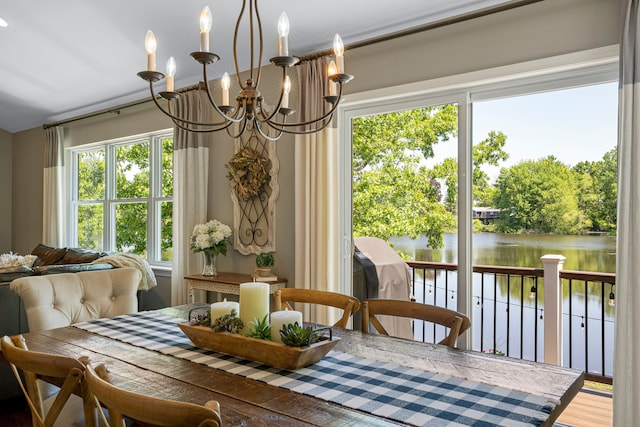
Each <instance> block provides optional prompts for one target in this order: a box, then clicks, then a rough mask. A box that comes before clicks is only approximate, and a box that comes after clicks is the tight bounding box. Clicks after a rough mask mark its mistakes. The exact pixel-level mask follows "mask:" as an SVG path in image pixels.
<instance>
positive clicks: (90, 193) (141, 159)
mask: <svg viewBox="0 0 640 427" xmlns="http://www.w3.org/2000/svg"><path fill="white" fill-rule="evenodd" d="M158 146H159V147H160V148H161V153H159V154H160V162H159V164H160V165H161V167H162V170H161V172H160V177H161V181H162V183H161V188H160V189H157V191H156V193H158V196H159V197H171V196H172V193H173V138H171V137H164V138H162V139H161V140H160V144H158ZM150 147H151V143H150V141H149V140H147V141H141V142H138V141H136V142H135V143H131V144H126V145H118V146H116V147H115V148H114V150H113V152H114V154H115V171H114V172H115V174H114V175H115V183H114V184H115V185H114V188H113V190H112V191H113V193H114V199H113V200H112V203H113V204H114V212H115V234H116V239H115V242H114V243H113V247H110V248H104V249H108V250H115V251H118V252H131V253H135V254H138V255H140V256H142V257H147V255H148V245H149V240H150V239H149V236H148V230H147V224H149V223H150V224H154V223H158V227H159V232H158V240H159V243H160V260H162V261H170V260H171V257H172V252H171V251H172V228H171V227H172V222H171V221H172V209H173V204H172V202H171V200H157V201H154V198H153V194H150V191H151V168H150V161H151V160H150V159H151V153H150V151H151V149H150ZM105 165H106V156H105V149H104V148H100V149H96V150H91V151H84V152H79V153H78V154H77V167H78V169H77V173H78V175H77V185H78V195H77V196H78V201H79V205H78V209H77V219H78V224H77V232H78V233H77V234H78V245H79V246H81V247H85V248H90V249H103V248H102V242H103V227H104V225H103V224H104V223H103V221H104V215H105V213H104V212H103V208H104V206H109V205H108V204H104V202H105V200H107V199H106V196H105V189H106V167H105ZM89 201H93V202H95V203H90V204H89V203H87V202H89ZM151 203H154V204H155V205H153V207H154V208H157V212H158V214H157V216H158V218H156V219H155V220H154V219H152V218H149V217H148V215H149V212H150V208H151V205H150V204H151Z"/></svg>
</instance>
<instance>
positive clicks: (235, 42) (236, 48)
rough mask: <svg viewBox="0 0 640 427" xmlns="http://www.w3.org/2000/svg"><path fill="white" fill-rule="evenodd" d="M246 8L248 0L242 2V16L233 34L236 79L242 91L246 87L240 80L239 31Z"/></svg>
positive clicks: (239, 17) (239, 16)
mask: <svg viewBox="0 0 640 427" xmlns="http://www.w3.org/2000/svg"><path fill="white" fill-rule="evenodd" d="M246 6H247V0H242V8H241V9H240V15H238V20H237V21H236V28H235V30H234V32H233V63H234V65H235V67H236V79H237V80H238V86H240V89H242V90H244V89H245V86H244V85H243V84H242V80H240V68H239V65H238V30H239V29H240V22H241V21H242V16H243V15H244V10H245V8H246ZM251 74H252V75H253V69H252V70H251Z"/></svg>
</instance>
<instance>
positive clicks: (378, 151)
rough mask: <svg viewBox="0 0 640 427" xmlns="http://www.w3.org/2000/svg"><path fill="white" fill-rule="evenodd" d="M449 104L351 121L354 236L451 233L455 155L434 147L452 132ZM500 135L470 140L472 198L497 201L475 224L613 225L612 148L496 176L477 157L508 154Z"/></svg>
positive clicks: (503, 227)
mask: <svg viewBox="0 0 640 427" xmlns="http://www.w3.org/2000/svg"><path fill="white" fill-rule="evenodd" d="M456 131H457V106H456V105H442V106H436V107H428V108H421V109H416V110H407V111H400V112H394V113H388V114H380V115H375V116H367V117H361V118H357V119H354V120H353V235H354V236H375V237H380V238H382V239H385V240H389V239H390V238H391V237H401V236H409V237H411V238H414V239H415V238H418V237H419V236H421V235H424V236H426V237H427V239H428V245H429V246H430V247H432V248H438V247H441V246H442V245H443V233H445V232H455V230H456V228H455V226H456V221H457V201H458V160H457V159H456V158H442V159H437V160H438V162H437V163H435V164H433V161H431V162H430V164H433V166H432V167H427V166H426V164H429V163H428V162H427V160H429V159H432V158H433V157H434V147H435V146H436V145H437V144H441V143H444V142H446V141H448V140H450V139H451V138H454V137H456V136H457V135H456ZM506 142H507V136H506V135H505V134H504V133H502V132H500V131H491V132H489V134H488V135H487V137H486V138H485V139H484V140H482V141H479V142H477V143H475V144H474V146H473V148H472V163H473V177H472V183H473V201H474V205H475V206H486V207H495V208H499V209H500V210H501V217H500V219H499V220H496V221H495V222H494V223H491V224H490V225H483V224H482V223H481V222H480V221H476V222H475V223H474V232H479V231H501V232H512V233H519V232H527V233H530V232H536V233H555V234H578V233H584V232H589V231H601V232H615V229H616V215H617V150H616V149H615V148H614V149H613V150H611V151H609V152H607V153H606V154H605V155H604V156H603V158H602V160H600V161H597V162H590V161H585V162H580V163H578V164H577V165H576V166H574V167H571V166H567V165H565V164H563V163H561V162H560V161H558V160H557V159H556V158H555V157H553V156H549V157H546V158H543V159H538V160H527V161H522V162H520V163H518V164H515V165H512V166H510V167H503V168H502V169H501V171H500V174H499V176H498V179H497V181H496V182H495V183H491V182H490V178H489V176H488V175H487V174H486V173H485V172H484V171H483V170H482V166H483V165H490V166H499V165H500V163H501V162H502V161H505V160H507V159H508V158H509V154H508V153H507V152H506V151H505V150H504V147H505V145H506Z"/></svg>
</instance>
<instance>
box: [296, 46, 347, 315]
mask: <svg viewBox="0 0 640 427" xmlns="http://www.w3.org/2000/svg"><path fill="white" fill-rule="evenodd" d="M328 62H329V61H328V59H327V58H319V59H317V60H314V61H309V62H305V63H303V64H301V65H300V66H299V67H297V68H298V81H299V84H300V91H299V93H301V94H304V96H303V97H301V99H300V100H299V105H300V111H301V114H302V119H303V120H308V119H311V118H313V117H317V116H318V115H320V114H321V113H322V111H323V107H324V103H325V101H324V100H323V99H322V95H323V94H326V93H327V92H328V91H327V90H326V88H325V82H326V80H327V79H326V69H327V64H328ZM332 125H333V123H332V124H331V125H329V127H327V128H326V129H325V130H323V131H320V132H318V133H314V134H311V135H297V136H296V141H295V200H296V202H295V236H296V237H295V254H296V259H295V266H296V272H295V282H294V285H295V287H296V288H305V289H320V290H326V291H332V292H339V289H340V286H339V266H340V264H339V261H340V258H339V256H340V251H339V231H338V225H339V224H338V218H339V217H338V137H337V129H335V127H333V126H332ZM305 308H306V309H305V310H304V312H305V313H308V316H307V317H308V318H305V320H308V321H312V322H318V323H322V324H332V323H334V322H335V321H336V320H337V319H338V317H337V314H338V313H336V312H335V311H334V310H326V309H325V308H323V307H316V306H314V307H305Z"/></svg>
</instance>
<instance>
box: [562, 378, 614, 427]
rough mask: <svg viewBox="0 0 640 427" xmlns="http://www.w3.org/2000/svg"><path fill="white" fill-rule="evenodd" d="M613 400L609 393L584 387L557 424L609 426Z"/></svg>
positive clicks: (586, 426)
mask: <svg viewBox="0 0 640 427" xmlns="http://www.w3.org/2000/svg"><path fill="white" fill-rule="evenodd" d="M612 418H613V399H612V398H611V392H610V391H607V390H597V389H593V388H590V387H587V386H585V388H583V389H582V391H581V392H580V393H578V395H577V396H576V397H575V398H574V399H573V400H572V401H571V403H570V404H569V406H568V407H567V409H565V410H564V412H563V413H562V415H560V418H558V422H559V423H562V424H566V425H570V426H573V427H606V426H611V423H612Z"/></svg>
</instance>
